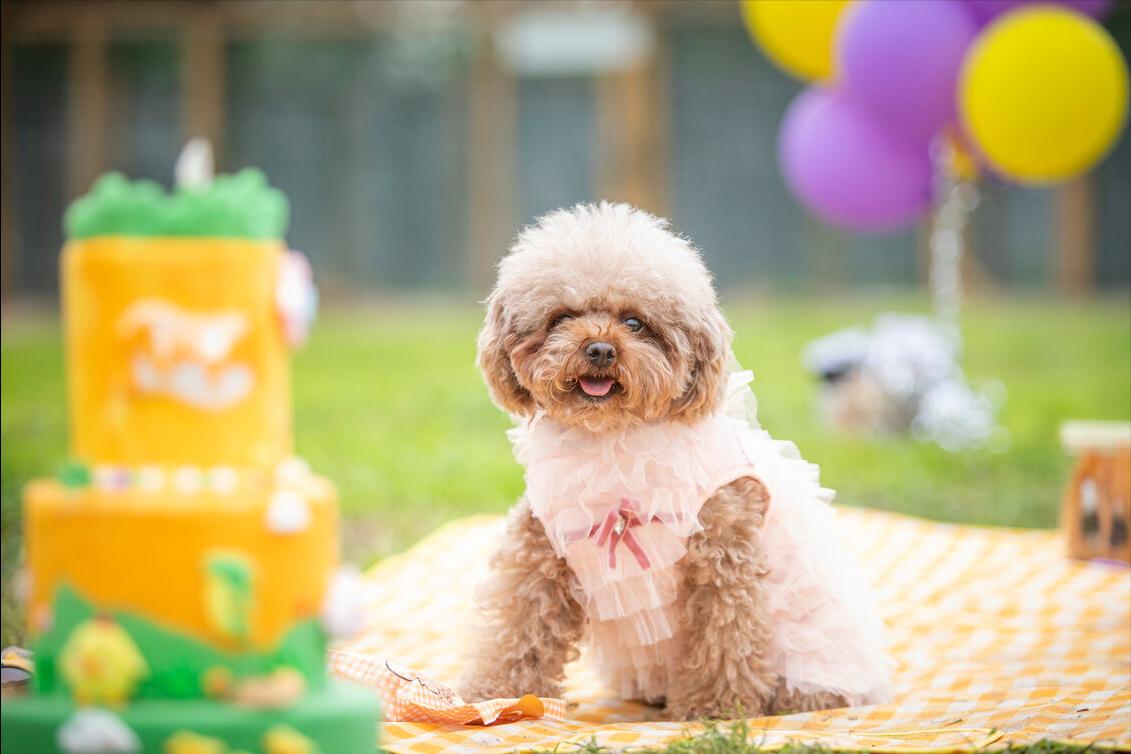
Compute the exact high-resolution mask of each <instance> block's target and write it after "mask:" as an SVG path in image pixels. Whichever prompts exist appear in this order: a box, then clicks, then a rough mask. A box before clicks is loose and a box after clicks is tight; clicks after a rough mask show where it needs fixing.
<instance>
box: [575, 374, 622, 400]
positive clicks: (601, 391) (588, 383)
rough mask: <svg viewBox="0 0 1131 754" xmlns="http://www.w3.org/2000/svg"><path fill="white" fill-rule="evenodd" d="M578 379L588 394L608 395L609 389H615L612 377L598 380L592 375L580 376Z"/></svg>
mask: <svg viewBox="0 0 1131 754" xmlns="http://www.w3.org/2000/svg"><path fill="white" fill-rule="evenodd" d="M577 381H578V382H580V383H581V389H582V390H584V391H585V393H586V395H592V396H596V397H600V396H602V395H608V394H609V391H610V390H612V389H613V380H612V378H606V379H603V380H597V379H593V378H592V377H579V378H578V379H577Z"/></svg>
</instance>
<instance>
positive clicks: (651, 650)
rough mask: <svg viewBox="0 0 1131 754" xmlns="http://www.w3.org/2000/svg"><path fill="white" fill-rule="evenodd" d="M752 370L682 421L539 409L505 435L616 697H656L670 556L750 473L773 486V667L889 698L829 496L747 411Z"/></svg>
mask: <svg viewBox="0 0 1131 754" xmlns="http://www.w3.org/2000/svg"><path fill="white" fill-rule="evenodd" d="M752 379H753V375H752V374H751V373H750V372H735V373H733V374H732V375H731V379H730V384H729V386H728V396H727V400H726V402H725V405H724V407H723V408H722V409H720V410H719V411H718V412H717V413H715V414H713V415H712V416H710V417H708V418H706V419H703V420H702V421H700V422H698V423H696V424H694V425H690V426H688V425H686V424H680V423H675V422H660V423H654V424H643V425H637V426H633V427H629V428H627V429H624V430H623V431H619V432H599V433H595V432H590V431H588V430H586V429H582V428H578V427H567V426H563V425H561V424H558V423H556V422H554V421H552V420H551V419H549V418H548V417H547V416H546V415H544V414H541V413H539V414H536V415H535V416H534V417H532V418H531V419H530V420H528V421H526V422H524V423H523V424H522V425H520V426H519V427H517V428H515V429H513V430H511V431H510V433H509V435H510V438H511V442H512V443H513V444H514V450H515V456H516V457H517V458H518V460H519V462H520V463H522V464H523V465H524V466H525V467H526V485H527V492H526V494H527V499H528V500H529V503H530V506H531V511H532V513H533V515H534V516H536V517H537V518H538V519H539V520H540V521H541V522H542V524H543V526H544V527H545V530H546V534H547V536H548V537H549V539H550V542H551V543H552V544H553V547H554V550H555V552H557V553H558V555H560V556H561V557H564V558H565V559H566V562H567V563H568V564H569V566H570V568H571V569H572V570H573V572H574V573H575V574H576V575H577V579H578V585H579V590H578V591H579V593H578V594H577V595H576V596H577V598H578V600H579V601H580V602H581V604H582V605H584V607H585V609H586V611H587V613H588V615H589V619H590V621H589V624H590V635H591V639H592V642H591V643H592V649H593V652H594V656H595V659H596V661H597V663H598V666H599V669H600V671H601V674H602V677H603V678H604V679H605V681H606V683H608V684H609V685H610V687H611V689H612V690H613V691H615V692H616V693H618V694H619V695H620V696H622V697H623V698H628V699H645V700H649V701H653V700H659V699H661V698H663V697H664V696H665V695H666V689H667V686H668V679H669V674H670V673H672V672H673V671H674V670H675V669H676V667H677V666H678V662H679V652H678V647H677V645H676V638H675V637H676V633H677V630H678V627H679V623H680V620H681V615H680V613H679V606H678V604H677V598H678V591H679V570H678V567H677V564H678V563H679V561H680V559H681V558H682V557H683V556H684V554H685V553H686V552H687V538H688V537H689V536H691V535H692V534H695V533H696V532H698V531H701V530H702V528H703V527H702V526H701V525H700V524H699V510H700V508H701V507H702V506H703V503H704V502H706V501H707V499H708V498H710V497H711V495H713V494H714V492H715V490H717V489H718V488H719V487H722V486H724V485H726V484H728V483H730V482H732V481H734V480H735V479H737V478H740V477H743V476H753V477H756V478H758V479H759V480H760V481H761V482H762V484H763V485H764V486H765V487H766V489H767V490H768V491H769V494H770V503H769V507H768V510H767V514H766V520H765V523H764V525H763V527H762V544H763V547H764V549H765V551H766V553H767V558H768V565H769V568H770V572H769V574H768V575H767V577H766V578H767V580H768V581H767V585H768V600H769V604H768V610H769V612H770V621H771V624H772V626H773V636H772V642H771V644H772V646H770V647H768V648H767V658H768V660H769V662H770V665H771V667H772V669H773V670H774V671H775V672H776V673H777V675H778V677H779V679H780V680H781V682H783V683H784V684H785V686H786V687H787V688H789V689H795V690H798V691H801V692H803V693H804V692H812V691H822V690H827V691H833V692H836V693H838V694H841V695H843V696H844V697H845V698H846V699H847V700H848V702H849V703H850V704H871V703H876V702H881V701H884V700H885V699H886V698H887V697H888V694H889V691H888V688H889V682H888V675H889V665H890V661H889V660H888V658H887V656H886V654H885V652H884V649H883V633H884V631H883V624H882V623H881V621H880V620H879V618H878V617H877V616H876V613H875V611H874V609H873V600H872V598H871V595H870V590H869V587H868V585H867V583H866V582H865V580H864V578H863V577H862V575H861V573H860V570H859V568H858V566H857V565H856V564H855V563H854V562H853V560H852V558H851V557H849V555H848V554H847V553H846V552H845V551H844V549H843V548H842V546H841V544H840V542H839V541H838V538H837V533H836V518H835V511H834V509H833V508H832V507H831V506H830V505H829V501H830V500H831V499H832V497H833V492H832V491H831V490H827V489H823V488H822V487H821V486H820V484H819V483H818V479H817V472H818V469H817V467H816V466H814V465H812V464H809V463H807V462H805V461H804V460H803V459H802V458H801V457H800V455H799V454H798V452H797V448H796V446H794V445H793V444H792V443H788V442H779V441H777V440H774V439H773V438H771V437H770V435H769V434H768V433H766V432H765V431H763V430H762V429H760V428H758V427H756V426H752V424H751V423H750V421H748V420H747V410H748V406H749V407H750V408H751V410H752V407H753V393H752V392H751V391H750V388H749V383H750V382H751V380H752ZM751 415H753V414H751Z"/></svg>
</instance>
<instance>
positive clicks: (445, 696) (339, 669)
mask: <svg viewBox="0 0 1131 754" xmlns="http://www.w3.org/2000/svg"><path fill="white" fill-rule="evenodd" d="M329 663H330V671H331V672H332V673H334V674H335V675H337V676H338V677H339V678H342V679H344V680H347V681H352V682H353V683H357V684H360V685H362V686H365V687H366V688H369V689H371V690H373V691H375V692H376V693H377V696H378V697H379V698H380V700H381V707H382V709H383V710H384V711H385V720H386V721H387V722H406V723H440V724H447V725H500V724H503V723H513V722H516V721H517V720H521V719H523V718H539V717H553V718H561V719H564V718H565V711H566V703H565V701H563V700H562V699H552V698H548V697H547V698H540V697H537V696H534V695H532V694H527V695H526V696H523V697H520V698H515V699H488V700H486V701H480V702H475V703H474V704H470V703H468V702H465V701H464V700H463V699H462V698H460V696H459V694H457V693H456V692H455V691H453V690H452V689H450V688H448V687H447V686H443V685H441V684H439V683H436V682H435V681H432V680H430V679H428V678H425V677H424V676H422V675H420V674H419V673H416V672H414V671H412V670H409V669H408V668H405V667H403V666H401V665H398V664H397V663H396V662H394V661H392V660H387V659H385V658H382V657H370V656H367V655H359V654H354V653H352V652H342V651H337V650H330V652H329Z"/></svg>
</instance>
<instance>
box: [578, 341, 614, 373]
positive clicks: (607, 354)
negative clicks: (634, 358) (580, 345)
mask: <svg viewBox="0 0 1131 754" xmlns="http://www.w3.org/2000/svg"><path fill="white" fill-rule="evenodd" d="M585 355H586V356H588V357H589V363H590V364H592V365H593V366H595V367H607V366H609V365H610V364H612V363H613V362H614V361H615V360H616V358H617V349H615V348H613V345H612V343H601V342H597V343H590V344H589V345H587V346H586V347H585Z"/></svg>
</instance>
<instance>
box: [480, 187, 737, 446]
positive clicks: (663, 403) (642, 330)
mask: <svg viewBox="0 0 1131 754" xmlns="http://www.w3.org/2000/svg"><path fill="white" fill-rule="evenodd" d="M730 338H731V331H730V328H729V327H728V326H727V323H726V320H725V319H724V318H723V316H722V313H721V312H720V311H719V306H718V301H717V299H716V297H715V291H714V289H713V288H712V286H711V276H710V273H708V272H707V268H706V267H705V266H704V265H703V261H702V259H700V257H699V253H698V252H697V251H696V250H695V248H694V247H693V246H692V245H691V244H690V243H688V242H687V241H686V240H684V239H682V238H680V237H678V236H676V235H675V234H674V233H672V232H671V231H670V230H669V229H668V225H667V223H666V221H664V220H661V219H659V218H656V217H654V216H652V215H649V214H648V213H646V212H643V211H641V210H638V209H634V208H633V207H630V206H628V205H626V204H608V203H601V204H600V205H592V204H582V205H578V206H576V207H573V208H572V209H568V210H558V211H556V212H552V213H550V214H548V215H546V216H544V217H542V218H541V219H539V220H538V221H537V222H536V223H535V224H534V225H532V226H530V227H528V228H526V229H525V230H524V231H522V233H520V234H519V236H518V239H517V241H516V242H515V244H514V246H513V247H512V248H511V251H510V253H509V254H508V255H507V256H506V257H504V259H503V260H502V262H500V264H499V277H498V281H497V283H496V285H495V289H494V291H492V293H491V295H490V296H489V297H488V299H487V320H486V324H485V325H484V327H483V331H482V332H481V333H480V335H479V367H480V369H481V370H482V372H483V375H484V377H485V378H486V380H487V386H488V388H489V389H490V392H491V397H492V398H493V400H494V401H495V403H496V404H498V405H499V406H500V407H501V408H503V409H505V410H507V411H509V412H511V413H513V414H518V415H521V416H528V415H530V414H532V413H533V412H534V411H535V410H536V409H539V408H540V409H542V410H544V411H545V412H546V413H547V414H548V415H549V416H550V417H551V418H553V419H555V420H557V421H559V422H562V423H564V424H568V425H574V426H584V427H587V428H589V429H591V430H594V431H599V430H603V429H611V428H616V427H623V426H627V425H629V424H633V423H636V422H645V421H655V420H659V419H667V418H671V419H675V420H679V421H684V422H693V421H695V420H696V419H699V418H700V417H702V416H704V415H706V414H708V413H710V412H711V411H713V410H714V409H715V408H716V406H717V405H718V404H719V401H720V400H721V398H722V392H723V389H724V386H725V383H726V366H727V362H728V360H729V358H730Z"/></svg>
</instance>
